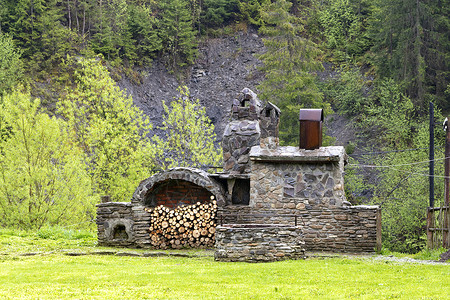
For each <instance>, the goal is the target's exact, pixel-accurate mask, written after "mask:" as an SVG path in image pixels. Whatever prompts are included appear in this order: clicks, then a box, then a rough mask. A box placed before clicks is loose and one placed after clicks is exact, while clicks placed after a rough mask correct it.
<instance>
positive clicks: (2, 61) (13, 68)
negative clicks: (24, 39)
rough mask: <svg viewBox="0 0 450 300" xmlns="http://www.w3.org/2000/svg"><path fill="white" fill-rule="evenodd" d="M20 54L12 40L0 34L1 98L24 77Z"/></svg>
mask: <svg viewBox="0 0 450 300" xmlns="http://www.w3.org/2000/svg"><path fill="white" fill-rule="evenodd" d="M20 54H21V53H20V51H19V50H18V49H17V48H16V47H14V43H13V40H12V38H11V37H10V36H9V35H7V34H2V33H1V32H0V96H1V95H2V94H3V93H4V92H7V91H9V90H10V89H11V88H12V87H14V86H15V85H16V84H17V83H18V81H19V80H20V79H21V77H22V72H23V68H22V61H21V60H20Z"/></svg>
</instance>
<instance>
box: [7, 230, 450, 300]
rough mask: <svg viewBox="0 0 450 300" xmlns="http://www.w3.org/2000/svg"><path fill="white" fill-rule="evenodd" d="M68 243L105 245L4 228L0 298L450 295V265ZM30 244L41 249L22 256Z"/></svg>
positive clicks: (399, 296) (32, 248) (232, 297)
mask: <svg viewBox="0 0 450 300" xmlns="http://www.w3.org/2000/svg"><path fill="white" fill-rule="evenodd" d="M33 245H35V246H33ZM67 249H69V251H84V252H86V253H87V252H96V251H101V250H105V248H100V247H96V246H95V240H94V239H93V238H92V237H91V238H89V237H84V238H80V239H76V238H74V239H67V238H51V237H50V238H49V237H47V238H45V239H43V238H40V237H39V236H37V235H27V234H22V236H20V234H19V235H18V234H13V233H11V232H5V231H3V232H2V231H1V230H0V299H388V298H399V299H450V280H449V278H450V265H448V264H447V265H422V264H413V263H397V262H391V261H378V260H374V259H372V258H371V257H362V258H361V257H353V258H349V257H334V258H328V259H307V260H301V261H284V262H276V263H261V264H248V263H220V262H215V261H214V259H213V257H212V256H211V255H208V253H207V252H198V251H197V252H190V253H192V254H193V257H189V258H187V257H172V256H164V257H125V256H115V255H83V256H68V255H65V253H66V252H67V251H68V250H67ZM30 250H32V251H34V254H36V253H37V254H36V255H33V256H23V255H21V254H24V253H27V252H30ZM115 250H116V251H117V250H118V249H115ZM120 251H123V249H120ZM136 252H139V251H136Z"/></svg>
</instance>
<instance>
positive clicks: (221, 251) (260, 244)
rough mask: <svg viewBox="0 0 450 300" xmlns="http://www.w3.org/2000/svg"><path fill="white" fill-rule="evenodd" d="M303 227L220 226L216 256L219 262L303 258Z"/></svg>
mask: <svg viewBox="0 0 450 300" xmlns="http://www.w3.org/2000/svg"><path fill="white" fill-rule="evenodd" d="M303 244H304V242H303V239H302V232H301V229H300V227H295V226H286V225H270V224H264V225H259V224H247V225H225V226H218V227H217V230H216V245H215V250H216V251H215V253H214V257H215V259H216V260H219V261H245V262H269V261H278V260H285V259H303V258H304V257H305V249H303Z"/></svg>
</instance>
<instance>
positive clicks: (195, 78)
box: [119, 29, 264, 139]
mask: <svg viewBox="0 0 450 300" xmlns="http://www.w3.org/2000/svg"><path fill="white" fill-rule="evenodd" d="M263 49H264V46H263V43H262V40H261V38H260V37H259V36H258V34H257V32H256V31H255V30H253V29H249V30H248V31H247V32H238V33H236V34H235V35H234V36H232V37H223V38H213V39H208V40H207V42H205V43H203V44H202V45H200V49H199V55H198V58H197V60H196V62H195V64H194V65H193V66H192V67H191V70H190V74H189V76H188V79H187V80H186V82H184V83H182V82H179V81H177V79H176V78H177V76H176V74H170V73H168V72H167V70H166V69H165V67H164V66H163V65H162V64H161V63H159V62H158V61H156V60H155V61H154V63H153V65H152V66H151V67H150V68H148V69H147V70H146V72H147V75H146V76H145V78H144V80H143V83H142V84H140V85H136V84H133V83H132V82H131V81H130V80H128V79H123V80H121V81H120V82H119V85H120V87H121V88H124V89H126V90H127V92H128V93H129V94H130V95H132V97H133V99H134V102H135V103H136V105H138V106H139V107H140V108H141V109H142V110H143V111H144V112H145V113H146V114H147V115H148V116H149V117H150V119H151V121H152V123H153V124H154V125H155V127H156V126H158V125H159V124H161V121H162V115H163V112H164V110H163V106H162V104H161V103H162V101H170V100H172V99H173V97H176V96H177V91H176V89H177V87H178V86H179V85H181V84H185V85H186V86H188V87H189V90H190V91H191V96H192V97H194V98H198V99H199V100H200V103H201V104H202V105H204V106H205V107H206V111H207V114H208V116H209V117H210V119H211V120H212V122H213V123H214V125H215V127H216V134H217V137H218V139H221V137H222V133H223V130H224V128H225V125H226V122H227V118H228V117H229V112H230V108H231V102H232V100H233V99H234V98H235V97H236V94H237V93H238V92H239V91H241V90H242V89H243V88H244V87H248V88H250V89H252V90H256V86H257V85H258V83H259V82H260V81H261V80H262V79H263V74H262V73H261V72H260V71H258V66H259V65H260V62H259V61H258V59H256V57H255V56H254V54H256V53H260V52H261V51H263Z"/></svg>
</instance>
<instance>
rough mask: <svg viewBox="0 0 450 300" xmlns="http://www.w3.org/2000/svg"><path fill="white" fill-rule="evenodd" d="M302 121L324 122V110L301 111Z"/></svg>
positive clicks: (310, 109)
mask: <svg viewBox="0 0 450 300" xmlns="http://www.w3.org/2000/svg"><path fill="white" fill-rule="evenodd" d="M299 117H300V120H301V121H322V122H323V109H321V108H318V109H317V108H308V109H300V116H299Z"/></svg>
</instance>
